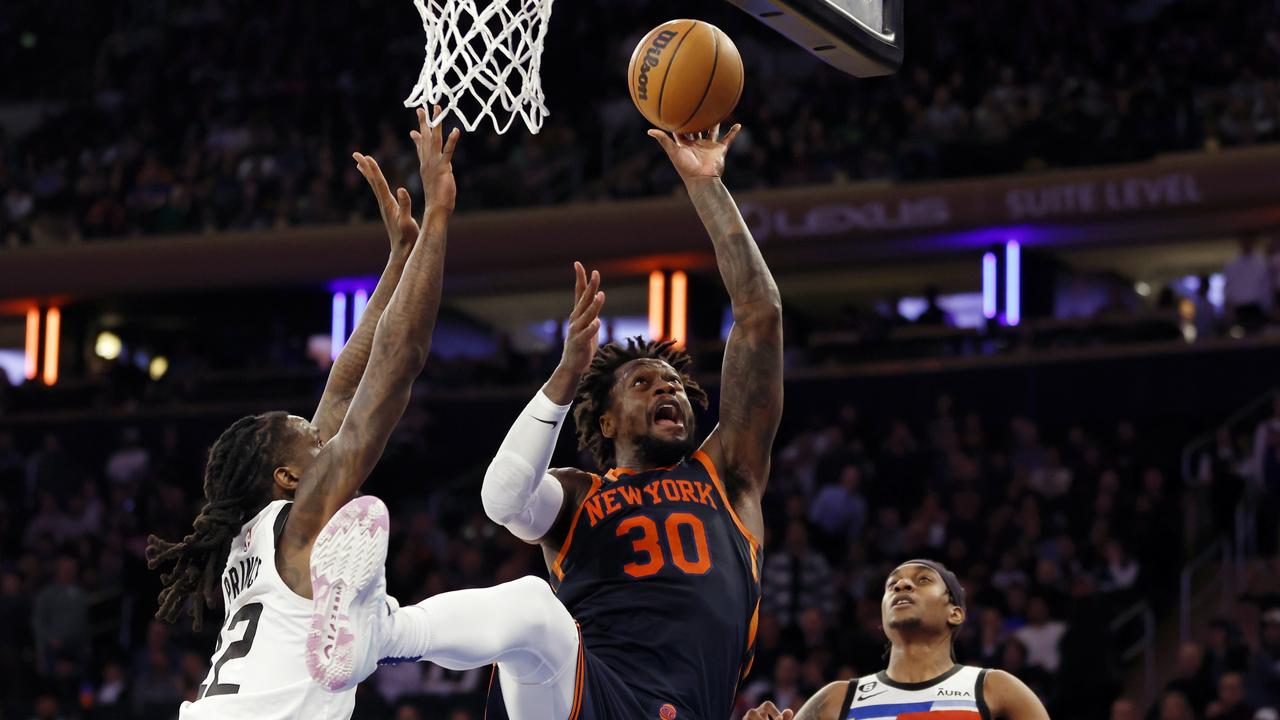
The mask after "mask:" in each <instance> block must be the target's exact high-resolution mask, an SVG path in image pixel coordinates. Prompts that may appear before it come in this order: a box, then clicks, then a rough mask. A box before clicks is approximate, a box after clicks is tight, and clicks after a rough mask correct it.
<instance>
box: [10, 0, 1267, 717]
mask: <svg viewBox="0 0 1280 720" xmlns="http://www.w3.org/2000/svg"><path fill="white" fill-rule="evenodd" d="M904 7H905V18H904V22H905V28H906V32H907V35H906V37H907V40H906V54H905V60H904V62H903V64H902V67H901V69H900V70H899V71H898V72H897V73H896V74H893V75H890V76H886V77H879V78H868V79H857V78H852V77H850V76H848V75H845V74H843V73H841V72H839V71H838V70H836V69H835V68H832V67H830V66H828V65H825V64H823V63H821V62H820V61H818V60H816V59H815V58H814V57H813V56H811V55H810V54H808V53H805V52H804V51H802V50H801V49H799V48H797V47H795V46H794V45H792V44H790V43H788V42H787V41H786V40H785V39H784V38H783V37H782V36H780V35H778V34H777V33H775V32H774V31H773V30H771V29H770V28H768V27H766V26H765V25H763V24H761V23H758V22H756V21H755V20H753V19H752V18H751V17H750V16H748V15H747V14H745V13H743V12H742V11H741V10H739V9H737V8H735V7H733V6H732V5H731V4H729V3H723V2H712V1H711V0H702V1H699V2H689V1H685V2H676V1H675V0H644V1H637V2H620V1H619V0H558V3H557V5H556V9H555V13H554V15H553V16H552V20H551V24H550V30H549V33H548V36H547V41H546V51H545V55H544V58H543V66H542V76H543V82H544V85H545V88H546V92H547V105H548V107H549V108H550V111H551V114H550V116H549V117H548V119H547V122H546V125H545V127H544V128H543V131H542V132H541V134H539V135H536V136H534V135H530V134H529V133H528V132H526V131H525V130H524V128H523V127H520V126H519V125H517V126H516V128H515V129H514V130H513V131H512V132H510V133H507V134H504V135H496V134H494V132H493V130H492V127H491V126H490V125H482V126H481V127H480V128H478V129H477V131H476V132H474V133H468V134H466V135H465V136H464V137H463V139H462V143H461V146H460V149H459V151H458V155H457V159H456V161H455V174H456V176H457V178H458V212H457V214H456V216H455V219H454V221H453V227H452V231H451V238H450V248H449V259H448V262H447V265H446V287H445V292H444V306H443V307H442V310H441V316H440V321H439V323H438V325H437V327H436V332H435V338H434V343H433V348H432V355H431V357H430V359H429V361H428V364H427V369H426V371H425V372H424V373H423V374H422V376H421V377H420V378H419V380H418V382H417V384H416V386H415V391H414V396H413V401H412V403H411V405H410V409H409V411H408V412H407V413H406V415H405V418H404V420H403V422H402V423H401V424H400V425H399V428H398V430H397V431H396V434H395V435H394V437H393V439H392V441H391V445H390V446H389V448H388V451H387V453H386V455H385V456H384V458H383V460H382V462H381V463H380V464H379V465H378V467H377V469H376V471H375V472H374V475H373V477H372V478H371V479H370V481H369V483H368V484H367V485H366V490H367V491H368V492H370V493H373V494H376V495H378V496H379V497H381V498H383V499H384V500H385V501H386V502H387V505H388V506H389V507H390V508H391V511H392V525H391V527H392V540H391V548H390V556H389V558H388V562H387V576H388V582H389V587H390V591H391V593H392V594H394V595H396V596H397V597H399V598H401V599H402V600H404V601H410V602H413V601H417V600H419V599H421V598H423V597H426V596H428V595H431V594H435V593H439V592H442V591H444V590H448V589H456V588H468V587H483V586H488V585H492V584H494V583H496V582H503V581H507V580H511V579H514V578H517V577H520V576H522V575H525V574H530V573H532V574H537V575H542V576H545V573H546V571H545V568H544V566H543V562H542V558H541V555H540V553H539V552H538V550H537V549H536V548H534V547H532V546H526V545H524V544H523V543H521V542H519V541H517V540H515V539H514V538H512V537H511V536H510V535H509V534H508V533H506V532H505V531H504V530H502V528H500V527H499V526H497V525H494V524H493V523H492V522H490V521H489V520H488V519H487V518H486V517H485V515H484V513H483V511H482V509H481V503H480V496H479V487H480V480H481V478H482V476H483V474H484V471H485V468H486V466H487V464H488V462H489V460H490V458H491V457H492V455H493V453H494V451H495V450H496V448H497V446H498V443H499V442H500V441H501V439H502V436H503V433H504V432H505V430H506V428H507V427H508V426H509V423H510V421H511V418H513V417H515V415H516V413H517V412H518V411H519V409H520V408H521V407H523V406H524V403H525V402H526V401H527V399H528V398H529V397H530V396H531V394H532V393H533V392H534V391H535V390H536V389H537V387H538V386H539V384H540V383H541V382H542V381H543V379H545V377H546V376H547V375H548V374H549V373H550V371H551V369H552V368H554V366H555V364H556V362H557V361H558V359H559V355H560V343H561V341H562V340H563V334H562V333H563V330H562V321H563V320H564V318H565V317H566V316H567V314H568V312H569V309H570V305H571V299H572V298H571V291H570V284H571V283H572V270H571V263H572V261H573V260H582V261H583V262H585V263H589V264H590V265H591V266H592V267H599V268H600V269H601V271H602V274H603V275H604V278H605V279H604V284H605V287H606V289H607V290H608V291H609V303H608V306H607V307H606V316H607V317H606V319H605V331H604V333H602V334H603V335H605V336H607V337H608V338H617V339H621V338H624V337H627V336H632V335H637V334H644V335H651V334H657V335H662V336H674V337H676V338H677V339H679V340H680V341H682V342H684V343H686V345H687V347H688V348H689V349H690V351H691V352H692V353H693V354H694V356H695V366H694V372H695V373H696V374H697V375H698V376H699V377H701V378H702V379H703V380H704V385H706V386H707V387H708V388H709V390H710V392H711V393H712V396H713V400H714V397H715V396H716V394H717V393H718V392H719V384H718V382H717V379H716V377H717V373H718V368H719V363H720V355H721V352H722V349H723V346H724V333H725V331H726V330H727V326H728V322H729V318H728V315H727V307H728V305H727V296H726V295H725V293H724V290H723V287H722V285H721V282H720V278H719V276H718V274H717V272H716V266H715V262H714V257H713V255H712V248H711V245H710V243H709V242H708V241H707V238H706V235H705V233H704V232H703V231H702V229H701V228H700V227H699V225H698V221H697V217H696V215H695V214H694V213H693V211H692V209H691V208H690V207H689V205H688V201H687V200H686V199H685V198H684V197H683V190H682V189H681V190H680V191H679V192H676V191H677V188H679V187H680V183H679V181H678V179H677V177H676V175H675V173H674V172H673V171H672V169H671V166H670V163H669V162H668V161H667V159H666V157H665V156H664V155H663V154H662V152H661V151H660V149H659V148H658V147H657V146H656V144H655V143H654V142H653V140H652V139H650V138H648V137H646V136H645V130H646V129H647V127H646V125H645V124H644V122H643V119H642V117H641V116H640V114H639V113H638V112H636V110H635V108H634V107H633V106H632V103H631V101H630V98H629V97H628V94H627V86H626V78H625V73H626V70H625V69H626V67H627V61H628V59H629V57H630V53H631V50H632V48H633V47H634V46H635V44H636V42H637V41H638V40H639V38H640V37H641V36H643V35H644V33H646V32H647V31H648V30H649V29H650V28H652V27H653V26H655V25H657V24H658V23H660V22H663V21H665V20H668V19H671V18H675V17H697V18H699V19H702V20H706V21H708V22H711V23H714V24H716V25H718V26H719V27H720V28H722V29H723V30H725V32H727V33H728V34H729V35H730V36H731V37H733V38H734V40H735V41H736V43H737V45H738V47H739V49H740V50H741V54H742V57H743V61H744V63H745V67H746V88H745V91H744V94H743V98H742V102H741V104H740V105H739V107H738V109H737V111H736V112H735V114H734V116H733V119H734V120H735V121H739V122H742V123H743V124H744V126H745V131H744V135H743V136H742V137H741V138H740V139H739V142H738V143H737V144H736V145H735V146H734V148H733V151H732V153H731V154H730V157H729V160H728V170H727V173H726V184H727V185H728V186H729V187H730V188H731V189H732V190H733V192H734V194H735V197H736V198H737V199H738V201H739V203H740V205H741V207H742V210H743V214H744V215H745V216H746V218H747V221H748V223H749V224H750V226H751V228H752V230H753V233H754V235H755V238H756V240H757V241H758V242H759V244H760V247H761V249H762V251H763V253H764V255H765V257H766V259H767V260H768V262H769V264H770V266H771V268H772V269H773V271H774V273H775V275H776V276H777V278H778V284H779V286H780V288H781V292H782V297H783V305H784V308H785V313H786V314H785V327H786V351H785V359H786V411H785V416H784V419H783V424H782V429H781V432H780V435H779V438H778V442H777V444H776V446H775V454H774V459H773V474H772V478H771V482H770V485H769V492H768V495H767V496H766V499H765V520H766V524H767V527H768V533H767V539H766V552H765V558H766V561H765V571H764V598H763V601H762V602H763V609H762V615H761V619H760V626H759V646H758V650H757V654H756V661H755V665H754V669H753V671H752V673H751V675H750V676H749V677H748V678H747V679H746V681H744V682H743V684H742V685H741V686H740V688H739V694H738V701H737V708H738V710H737V713H738V715H739V716H740V715H741V713H742V712H744V711H745V710H746V709H747V708H751V707H755V706H756V705H757V704H759V703H760V702H761V701H763V700H765V699H772V700H774V701H775V702H777V703H778V705H779V706H780V707H792V708H797V709H798V708H799V706H800V705H801V704H802V703H803V702H804V700H805V699H806V698H807V697H808V696H809V695H810V694H812V693H813V692H814V691H815V690H816V689H817V688H819V687H821V686H822V685H823V684H825V683H826V682H827V681H829V680H832V679H847V678H850V677H856V676H857V675H859V674H869V673H872V672H875V671H877V670H879V669H880V668H881V667H883V662H884V661H883V653H884V650H885V645H884V639H883V635H882V634H881V632H880V627H879V623H880V614H879V601H880V596H881V593H882V590H881V587H882V583H883V578H884V577H885V576H886V574H887V573H888V571H889V570H891V569H892V568H893V567H894V566H895V565H896V564H897V563H898V562H899V561H901V560H903V559H905V558H909V557H916V556H922V555H923V556H929V557H936V558H938V559H940V560H942V561H944V562H946V563H947V564H948V565H949V566H950V567H951V568H953V569H954V570H955V571H956V572H957V573H958V575H959V576H960V577H961V578H963V579H964V581H965V583H966V586H967V588H968V595H969V598H970V603H969V604H970V607H969V614H968V622H967V624H966V625H965V627H964V629H963V632H962V633H961V635H960V638H959V642H958V653H959V657H960V660H961V661H962V662H966V663H970V664H979V665H984V666H988V667H995V668H1003V669H1006V670H1008V671H1010V672H1012V673H1013V674H1015V675H1017V676H1018V677H1020V678H1022V679H1023V680H1024V681H1025V682H1026V683H1027V684H1028V685H1030V686H1031V687H1032V688H1033V689H1034V690H1035V691H1036V693H1037V694H1038V695H1039V696H1040V697H1041V698H1042V699H1043V701H1044V703H1045V705H1046V706H1047V708H1048V709H1049V712H1050V715H1051V716H1052V717H1053V718H1055V719H1062V720H1071V719H1079V720H1099V719H1105V718H1115V719H1118V720H1131V719H1133V718H1140V717H1147V718H1153V719H1156V720H1200V719H1202V718H1230V719H1233V720H1235V719H1243V718H1250V719H1262V718H1272V719H1273V720H1274V719H1275V718H1277V717H1278V716H1277V710H1278V709H1280V561H1278V560H1277V556H1276V553H1277V539H1278V537H1280V527H1278V520H1280V392H1278V390H1277V388H1278V387H1280V144H1277V143H1278V141H1280V2H1277V0H1248V1H1245V0H1218V1H1215V2H1210V1H1208V0H1037V1H1036V2H1026V1H1024V0H1017V1H1015V0H986V1H984V2H930V1H929V0H907V2H906V3H905V6H904ZM421 62H422V31H421V27H420V23H419V19H418V17H417V14H416V12H415V10H414V8H413V4H412V3H410V2H408V0H404V1H403V2H400V1H399V0H397V1H396V2H385V1H379V2H374V1H373V0H343V1H342V2H326V3H323V4H319V3H307V2H300V1H299V0H278V1H276V2H269V3H262V2H249V1H248V0H203V1H199V2H197V1H196V0H164V1H162V0H119V1H118V2H71V1H69V0H39V1H37V0H5V2H3V3H0V617H2V618H3V620H4V621H3V623H0V717H3V718H14V719H26V718H38V719H39V720H54V719H55V718H93V719H99V718H101V719H106V718H138V719H140V720H167V719H169V718H175V717H177V708H178V705H179V703H180V702H181V701H182V700H183V699H189V698H191V697H193V695H194V693H195V692H196V689H197V687H198V685H199V684H200V683H201V682H202V680H203V678H204V677H205V675H206V673H207V672H208V669H209V668H208V662H209V656H210V652H211V648H212V647H213V642H214V637H215V635H216V632H217V626H218V622H216V621H212V622H208V623H206V628H205V631H204V632H202V633H193V632H192V631H191V630H190V628H189V623H188V622H186V619H185V616H184V617H183V619H182V620H180V621H179V622H178V623H176V624H174V625H168V624H165V623H162V622H160V621H157V620H155V619H153V615H154V613H155V611H156V595H157V591H158V589H159V580H158V577H157V576H156V574H154V573H152V572H149V571H148V570H147V569H146V566H145V562H144V560H143V549H144V547H145V543H146V538H147V536H148V534H151V533H155V534H157V535H160V536H162V537H166V538H179V537H181V536H183V535H184V534H185V533H186V532H189V528H190V523H191V520H192V518H193V517H194V515H195V513H196V511H197V510H198V509H199V507H200V505H201V503H202V493H201V480H200V478H201V472H202V468H203V464H204V459H205V454H206V452H207V450H208V447H209V445H210V443H211V442H212V441H213V440H214V439H215V438H216V437H217V435H218V433H219V432H220V431H221V430H222V429H224V428H225V427H226V426H227V425H228V424H229V423H230V422H231V421H233V420H234V419H235V418H237V417H240V416H242V415H245V414H249V413H255V412H261V411H265V410H273V409H287V410H290V411H293V412H297V413H299V414H303V415H307V416H309V414H310V412H311V411H312V410H313V409H314V408H315V404H316V401H317V399H318V398H319V395H320V391H321V389H322V387H323V384H324V380H325V376H326V372H327V369H328V366H329V364H330V359H331V357H332V355H333V353H334V352H336V350H337V349H338V348H339V347H340V346H341V344H342V343H343V342H344V341H345V339H346V335H347V333H348V332H349V331H350V328H351V327H352V324H353V321H354V319H355V318H356V317H358V315H359V313H360V312H361V311H362V310H363V306H364V303H365V302H366V300H367V297H368V293H369V292H370V291H371V290H372V288H373V283H374V282H375V280H376V276H377V273H378V272H379V269H380V268H381V266H382V264H383V263H384V261H385V258H386V252H387V244H386V243H387V241H386V236H385V232H384V230H383V227H382V224H381V222H380V221H379V219H378V210H377V207H376V204H375V203H374V201H373V198H372V196H371V193H370V192H369V191H368V188H367V187H366V185H365V183H364V180H363V179H362V178H361V177H360V175H359V174H358V173H357V171H356V168H355V165H354V163H353V162H352V161H351V160H350V155H351V152H352V151H353V150H360V151H362V152H366V153H369V154H372V155H374V156H376V157H377V158H378V159H379V161H380V162H381V164H382V167H383V169H384V170H385V171H386V173H387V175H388V177H389V179H390V181H391V183H392V186H393V187H394V186H396V185H398V184H404V185H405V186H406V187H408V189H409V190H410V192H411V193H412V194H413V196H414V198H415V208H416V209H417V210H419V211H420V210H421V207H422V203H421V188H420V184H419V181H418V179H417V173H416V158H415V156H414V154H413V148H412V145H411V143H410V141H409V140H408V138H407V132H408V130H409V129H410V128H411V127H412V123H413V122H414V120H413V115H412V112H411V111H410V110H407V109H405V108H404V107H403V106H402V101H403V99H404V96H405V93H406V92H407V90H408V88H410V87H412V85H413V83H414V82H415V79H416V73H417V70H418V68H419V67H420V65H421ZM672 286H674V287H675V291H676V292H675V295H674V296H673V295H672V293H671V292H670V289H671V287H672ZM714 407H715V403H714V402H713V403H712V408H714ZM713 422H714V418H713V417H705V418H703V422H702V425H703V427H710V425H711V424H712V423H713ZM553 465H577V466H580V467H591V466H592V462H591V459H590V457H589V456H586V455H579V454H578V453H577V452H575V446H574V444H573V437H572V433H571V432H566V433H564V437H563V438H562V441H561V445H560V448H559V450H558V451H557V454H556V457H555V460H554V462H553ZM488 680H489V678H488V672H487V671H481V670H477V671H470V672H463V673H455V672H447V671H443V670H441V669H440V668H439V667H436V666H434V665H429V664H424V663H415V664H408V665H401V666H396V667H392V668H384V669H382V670H380V671H379V672H378V673H377V674H376V675H375V676H374V677H373V678H371V679H370V680H369V681H368V682H366V683H365V684H363V685H362V686H361V687H360V690H359V694H358V702H357V710H356V714H355V717H356V718H396V719H397V720H417V719H423V718H431V719H435V718H443V719H445V720H478V719H479V718H480V717H481V716H482V712H483V710H482V700H483V694H484V692H485V689H486V686H487V683H488ZM707 720H710V719H707ZM725 720H728V719H725Z"/></svg>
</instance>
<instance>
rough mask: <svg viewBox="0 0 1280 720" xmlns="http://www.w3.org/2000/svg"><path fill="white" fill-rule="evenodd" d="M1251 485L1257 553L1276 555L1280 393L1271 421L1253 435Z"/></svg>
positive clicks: (1279, 503)
mask: <svg viewBox="0 0 1280 720" xmlns="http://www.w3.org/2000/svg"><path fill="white" fill-rule="evenodd" d="M1253 473H1254V479H1255V480H1254V482H1255V485H1256V486H1257V488H1258V490H1259V492H1260V493H1261V496H1262V497H1261V501H1260V503H1259V508H1258V533H1259V542H1258V545H1259V548H1258V549H1259V551H1260V552H1261V553H1262V554H1263V555H1264V556H1273V555H1275V554H1276V550H1277V543H1280V538H1278V537H1277V535H1278V534H1280V393H1276V395H1275V397H1274V399H1273V400H1272V413H1271V417H1269V418H1267V419H1266V420H1263V421H1262V422H1261V423H1259V424H1258V428H1257V430H1255V431H1254V433H1253Z"/></svg>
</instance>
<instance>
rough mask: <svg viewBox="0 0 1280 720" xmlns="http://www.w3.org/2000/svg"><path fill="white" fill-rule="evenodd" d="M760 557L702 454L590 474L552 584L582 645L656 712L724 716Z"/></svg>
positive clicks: (750, 625) (748, 627)
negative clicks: (652, 466) (666, 464)
mask: <svg viewBox="0 0 1280 720" xmlns="http://www.w3.org/2000/svg"><path fill="white" fill-rule="evenodd" d="M762 563H763V555H762V553H761V550H760V546H759V544H758V543H757V542H756V540H755V538H753V537H752V536H751V534H750V533H749V532H748V531H747V530H746V528H745V527H743V525H742V523H741V521H740V520H739V519H738V517H737V515H736V514H735V513H734V511H733V507H732V506H731V505H730V504H729V501H728V497H727V495H726V492H725V487H724V485H723V484H722V482H721V478H720V477H719V475H718V473H717V471H716V468H715V467H714V465H713V464H712V461H711V458H710V457H708V456H707V454H706V453H704V452H702V451H698V452H696V453H694V455H693V457H692V458H690V459H688V460H686V461H684V462H682V463H681V464H679V465H676V466H675V467H671V468H665V469H659V470H648V471H644V472H634V471H629V470H626V469H623V468H619V469H615V470H611V471H609V473H608V474H607V475H605V476H604V477H603V478H600V477H593V478H592V486H591V489H590V490H589V491H588V492H587V494H586V496H585V497H584V499H583V501H582V503H581V505H579V507H578V508H577V510H576V511H575V514H574V517H573V520H572V524H571V525H570V529H569V531H568V535H567V536H566V538H565V540H564V543H563V545H562V546H561V548H560V552H559V554H558V556H557V557H556V558H555V560H554V562H553V563H552V566H551V582H552V586H553V587H555V588H556V592H557V595H558V596H559V598H560V600H561V601H562V602H563V603H564V605H565V607H567V608H568V609H569V612H570V613H571V614H572V615H573V617H574V619H575V620H577V621H578V624H579V625H580V626H581V628H582V640H583V646H584V647H585V649H586V651H587V652H589V653H591V655H592V656H594V658H595V659H596V660H599V661H601V662H603V663H604V664H606V665H607V666H608V667H609V669H610V670H612V671H613V672H614V673H616V675H617V676H618V677H619V678H620V679H621V680H622V681H623V682H625V683H626V684H627V686H628V687H629V688H631V690H632V691H633V692H634V693H635V694H636V696H637V698H638V699H640V700H641V702H642V704H644V705H646V706H650V707H652V708H654V709H655V713H654V717H655V718H656V717H658V716H661V717H663V718H675V719H676V720H720V719H721V718H726V717H729V715H730V713H731V710H732V707H733V697H734V694H735V693H736V691H737V686H738V683H739V682H740V681H741V679H742V678H743V677H745V676H746V674H747V672H748V671H749V670H750V665H751V660H752V654H753V651H754V646H755V634H756V623H757V619H758V614H759V608H760V572H761V564H762ZM666 706H670V707H666ZM659 708H661V712H658V711H657V709H659Z"/></svg>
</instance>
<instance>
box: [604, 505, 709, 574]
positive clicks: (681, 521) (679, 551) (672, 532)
mask: <svg viewBox="0 0 1280 720" xmlns="http://www.w3.org/2000/svg"><path fill="white" fill-rule="evenodd" d="M662 525H663V529H662V531H659V529H658V523H657V521H656V520H654V519H653V518H651V517H649V516H648V515H633V516H631V517H629V518H626V519H625V520H623V521H622V522H620V523H618V531H617V535H618V537H628V538H630V539H631V549H632V550H634V551H635V552H636V555H637V557H636V559H635V560H633V561H632V562H629V563H627V564H626V565H623V566H622V570H623V572H625V573H626V574H628V575H630V576H631V577H634V578H644V577H649V576H651V575H656V574H657V573H658V571H659V570H661V569H662V568H663V567H664V566H666V564H667V559H668V558H670V561H671V563H672V564H673V565H675V566H676V567H677V568H679V569H680V571H681V572H683V573H684V574H686V575H706V574H707V571H708V570H710V569H711V552H710V551H709V550H708V549H707V528H706V526H704V525H703V524H702V521H701V520H699V519H698V516H697V515H694V514H693V513H687V512H676V513H671V514H670V515H668V516H667V519H666V521H665V522H664V523H663V524H662ZM685 528H687V529H688V531H689V535H690V536H691V539H692V545H693V547H692V548H690V547H688V546H686V544H685V538H684V537H683V536H682V535H681V530H682V529H685ZM664 537H665V539H666V547H665V548H664V547H663V543H662V540H663V539H664ZM690 551H692V555H693V557H692V558H690ZM641 556H643V557H641Z"/></svg>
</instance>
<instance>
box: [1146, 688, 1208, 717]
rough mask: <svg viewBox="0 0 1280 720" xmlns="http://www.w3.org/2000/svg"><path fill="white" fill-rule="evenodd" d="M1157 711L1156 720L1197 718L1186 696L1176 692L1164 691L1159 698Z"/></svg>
mask: <svg viewBox="0 0 1280 720" xmlns="http://www.w3.org/2000/svg"><path fill="white" fill-rule="evenodd" d="M1159 709H1160V711H1159V713H1158V714H1157V715H1156V718H1157V720H1196V718H1197V717H1199V715H1198V713H1196V711H1195V710H1194V709H1193V708H1192V707H1191V703H1190V702H1189V701H1188V700H1187V696H1186V695H1185V694H1183V693H1181V692H1179V691H1177V690H1166V691H1165V692H1164V694H1163V695H1161V696H1160V705H1159Z"/></svg>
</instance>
